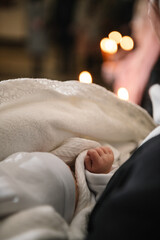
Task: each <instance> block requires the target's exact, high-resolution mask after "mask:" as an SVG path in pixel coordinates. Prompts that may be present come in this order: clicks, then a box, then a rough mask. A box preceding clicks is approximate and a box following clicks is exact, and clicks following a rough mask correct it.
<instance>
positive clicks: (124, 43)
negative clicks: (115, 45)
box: [120, 36, 134, 51]
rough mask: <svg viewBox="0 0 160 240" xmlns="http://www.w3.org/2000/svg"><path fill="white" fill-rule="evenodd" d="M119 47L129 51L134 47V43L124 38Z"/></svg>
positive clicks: (129, 38)
mask: <svg viewBox="0 0 160 240" xmlns="http://www.w3.org/2000/svg"><path fill="white" fill-rule="evenodd" d="M120 46H121V48H122V49H123V50H125V51H131V50H132V49H133V47H134V41H133V39H132V38H131V37H129V36H124V37H122V39H121V41H120Z"/></svg>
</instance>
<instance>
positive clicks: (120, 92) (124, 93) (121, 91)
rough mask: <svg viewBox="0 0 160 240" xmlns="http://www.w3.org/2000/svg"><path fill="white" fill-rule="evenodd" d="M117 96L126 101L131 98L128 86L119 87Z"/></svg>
mask: <svg viewBox="0 0 160 240" xmlns="http://www.w3.org/2000/svg"><path fill="white" fill-rule="evenodd" d="M117 96H118V97H119V98H120V99H123V100H125V101H128V100H129V93H128V91H127V89H126V88H119V89H118V91H117Z"/></svg>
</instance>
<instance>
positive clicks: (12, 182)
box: [0, 147, 114, 223]
mask: <svg viewBox="0 0 160 240" xmlns="http://www.w3.org/2000/svg"><path fill="white" fill-rule="evenodd" d="M113 161H114V155H113V152H112V150H111V149H110V148H109V147H98V148H95V149H90V150H88V152H87V154H86V156H85V159H84V165H85V169H86V180H87V182H88V178H89V179H90V178H94V177H97V175H102V176H103V177H104V178H106V176H107V175H109V174H110V171H111V169H112V164H113ZM95 175H96V176H95ZM0 178H1V182H0V183H1V184H0V217H3V216H6V215H10V214H13V213H15V212H18V211H21V210H24V209H26V208H31V207H35V206H38V205H50V206H53V207H54V209H55V210H56V211H57V212H58V213H59V214H60V215H61V216H62V217H63V218H64V219H65V220H66V221H67V222H68V223H69V222H70V221H71V220H72V218H73V216H74V212H75V208H76V202H77V201H78V187H77V184H75V183H76V181H75V178H74V176H73V174H72V172H71V170H70V168H69V167H68V166H67V165H66V164H65V163H64V162H63V161H62V160H61V159H60V158H58V157H57V156H55V155H53V154H51V153H45V152H33V153H27V152H20V153H15V154H12V155H11V156H9V157H8V158H6V159H5V160H4V161H2V162H0ZM96 181H97V180H96V179H94V182H96ZM89 182H90V183H89ZM89 182H88V186H89V188H90V190H91V191H92V192H93V193H96V192H97V190H96V187H95V186H94V184H91V182H92V181H89ZM104 182H105V181H104ZM4 185H5V188H4ZM105 186H106V183H105V184H104V186H103V188H102V189H101V190H100V192H102V191H103V189H104V188H105ZM98 191H99V190H98Z"/></svg>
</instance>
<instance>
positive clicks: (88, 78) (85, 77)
mask: <svg viewBox="0 0 160 240" xmlns="http://www.w3.org/2000/svg"><path fill="white" fill-rule="evenodd" d="M79 81H80V82H82V83H92V75H91V74H90V73H89V72H87V71H83V72H81V73H80V74H79Z"/></svg>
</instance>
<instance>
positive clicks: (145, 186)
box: [86, 135, 160, 240]
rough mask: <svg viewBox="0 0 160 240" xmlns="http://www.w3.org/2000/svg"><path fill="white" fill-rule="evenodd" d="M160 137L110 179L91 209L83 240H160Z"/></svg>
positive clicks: (146, 144)
mask: <svg viewBox="0 0 160 240" xmlns="http://www.w3.org/2000/svg"><path fill="white" fill-rule="evenodd" d="M159 225H160V135H159V136H157V137H155V138H153V139H151V140H149V141H148V142H146V143H145V144H144V145H142V146H141V147H140V148H139V149H138V150H137V151H136V152H135V153H134V154H133V155H132V157H131V158H130V159H129V160H128V161H127V162H126V163H125V164H124V165H122V166H121V167H120V168H119V170H118V171H117V172H116V173H115V174H114V176H113V177H112V178H111V180H110V182H109V184H108V186H107V188H106V189H105V191H104V192H103V195H102V196H101V198H100V200H99V201H98V202H97V204H96V206H95V208H94V209H93V211H92V213H91V216H90V220H89V224H88V236H87V238H86V240H101V239H103V240H104V239H107V240H117V239H123V240H125V239H126V240H132V239H134V240H137V239H145V238H147V239H148V238H149V237H150V239H160V229H159Z"/></svg>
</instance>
